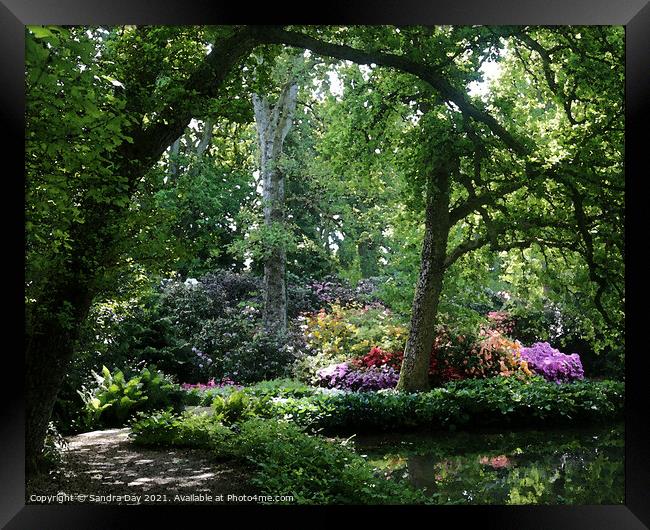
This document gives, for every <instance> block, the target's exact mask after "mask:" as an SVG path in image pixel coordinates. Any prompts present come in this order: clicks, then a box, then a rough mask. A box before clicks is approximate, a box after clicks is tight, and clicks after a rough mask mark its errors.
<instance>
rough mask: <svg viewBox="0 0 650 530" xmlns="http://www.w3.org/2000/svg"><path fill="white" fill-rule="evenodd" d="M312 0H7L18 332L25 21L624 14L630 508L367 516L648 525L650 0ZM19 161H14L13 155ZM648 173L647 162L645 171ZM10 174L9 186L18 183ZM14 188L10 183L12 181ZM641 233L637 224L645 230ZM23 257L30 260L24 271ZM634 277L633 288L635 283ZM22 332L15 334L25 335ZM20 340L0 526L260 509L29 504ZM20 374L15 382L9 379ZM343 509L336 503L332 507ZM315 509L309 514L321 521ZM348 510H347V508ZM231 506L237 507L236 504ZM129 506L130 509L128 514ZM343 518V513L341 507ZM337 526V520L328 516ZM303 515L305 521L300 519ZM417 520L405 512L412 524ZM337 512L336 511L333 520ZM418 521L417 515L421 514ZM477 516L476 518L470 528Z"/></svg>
mask: <svg viewBox="0 0 650 530" xmlns="http://www.w3.org/2000/svg"><path fill="white" fill-rule="evenodd" d="M305 9H307V4H291V3H288V2H284V3H267V4H264V5H259V6H253V5H252V4H248V3H245V4H244V3H241V4H238V3H234V2H221V3H218V2H212V3H210V2H208V1H206V0H192V1H189V0H152V1H147V0H128V1H126V0H114V1H112V2H100V1H98V0H63V1H58V2H54V1H53V0H0V41H1V43H2V45H1V47H0V49H1V50H2V54H1V57H2V59H1V60H2V68H1V69H0V72H1V74H2V81H3V82H2V84H0V87H1V88H0V93H1V94H2V96H1V97H2V103H1V107H0V108H1V109H2V117H3V119H2V124H3V126H4V129H5V132H7V133H8V134H7V139H6V140H5V142H4V147H5V148H7V150H6V154H5V157H4V161H3V169H4V176H5V186H6V188H5V189H6V190H7V191H6V195H5V197H4V199H5V201H4V202H5V207H4V208H3V211H4V212H5V213H7V218H6V219H5V224H4V226H5V227H7V230H6V231H5V248H7V249H10V248H11V247H12V246H14V245H15V247H17V248H16V249H15V250H13V251H11V250H8V251H7V257H10V256H11V260H9V261H11V262H12V263H17V265H16V274H17V277H16V279H15V280H14V279H13V278H11V279H8V281H7V280H5V281H6V282H7V284H9V285H10V286H13V289H14V291H13V292H12V293H11V295H10V297H9V300H8V302H7V305H6V307H7V308H9V311H10V312H11V313H13V314H15V315H16V318H17V320H18V324H17V325H16V326H9V325H7V328H6V331H9V333H8V334H10V335H15V336H18V330H19V329H20V325H21V315H22V313H20V312H19V311H18V310H15V309H13V307H11V306H10V305H9V304H13V303H16V304H21V307H22V304H23V303H24V292H23V290H22V284H21V282H20V281H19V280H18V278H20V277H21V274H24V261H23V260H22V259H21V257H23V256H24V237H23V235H24V224H23V219H24V185H23V181H22V180H21V179H20V178H19V177H18V175H19V174H23V175H24V104H25V94H24V26H25V25H31V24H125V23H126V24H175V25H181V24H229V23H251V24H271V23H294V24H297V23H300V24H308V23H314V24H362V23H366V24H368V23H369V24H397V23H399V24H493V25H502V24H542V25H565V24H576V25H583V24H584V25H590V24H603V25H609V24H616V25H624V26H625V27H626V156H625V164H626V198H625V200H626V203H627V208H626V221H625V225H626V240H627V241H628V244H627V245H626V247H627V249H626V284H627V286H628V289H626V290H627V299H626V301H625V302H626V315H627V318H626V322H627V329H626V347H627V352H628V355H627V358H626V415H625V424H626V440H625V445H626V452H625V459H626V462H625V473H626V476H625V488H626V497H625V504H624V505H621V506H518V507H503V506H471V507H462V508H461V507H455V506H441V507H383V506H382V507H373V508H372V509H371V512H370V511H369V512H368V515H374V516H375V517H376V516H379V517H381V518H384V517H385V515H387V513H388V512H389V511H391V512H397V511H400V512H401V511H403V510H406V509H409V510H413V511H417V512H420V513H418V514H413V515H417V516H423V517H424V518H425V520H427V521H428V522H429V523H430V524H431V525H434V524H435V525H448V524H453V525H454V526H455V527H456V526H459V525H463V526H464V525H465V523H466V522H467V521H468V520H469V519H472V520H473V521H474V522H475V524H476V525H480V527H481V528H517V529H524V528H540V529H541V528H544V529H563V528H588V529H600V528H602V529H623V528H626V529H627V528H630V529H636V528H648V527H649V526H650V502H649V501H650V469H649V468H650V457H649V455H648V450H650V438H649V436H648V431H647V429H644V427H645V426H646V424H647V423H648V420H647V417H648V412H647V411H648V408H649V407H648V392H647V390H646V389H647V384H646V377H647V376H646V373H647V368H648V363H647V355H646V353H645V350H644V349H641V348H639V347H638V346H637V345H639V346H640V345H641V344H642V342H641V338H642V337H641V335H642V333H641V329H642V328H641V326H642V321H641V319H642V318H643V317H645V316H646V315H647V310H645V311H644V310H643V306H642V305H641V304H642V302H643V301H644V299H643V294H644V293H643V290H642V289H639V286H642V285H643V273H644V272H645V269H647V266H645V263H646V262H645V261H644V259H643V255H642V254H641V252H642V251H643V250H644V247H645V245H643V244H642V245H635V244H634V243H635V242H638V241H642V240H643V236H642V233H643V231H644V230H645V223H644V222H643V217H642V214H643V212H644V209H643V207H644V204H643V203H642V201H643V200H644V198H645V197H644V194H643V192H642V185H643V181H644V177H645V178H647V176H646V175H645V174H644V172H643V171H642V170H643V169H644V162H645V160H644V159H645V157H643V156H642V155H643V149H644V148H646V146H645V135H644V134H643V132H644V129H645V128H646V126H647V124H648V123H650V121H649V119H648V118H649V116H648V106H649V105H648V101H649V96H650V90H649V88H650V53H649V52H650V5H648V2H647V0H619V1H614V2H612V1H608V0H573V1H567V0H545V1H531V0H527V1H523V0H506V1H501V2H495V3H489V2H485V1H481V0H462V1H453V0H444V1H442V2H434V1H428V2H424V1H417V0H402V1H396V0H390V1H389V0H375V1H371V0H364V1H359V0H354V1H348V2H345V1H343V0H338V1H332V2H327V3H323V4H321V7H320V10H319V11H316V12H311V13H310V12H306V11H305ZM8 162H13V164H12V166H13V168H14V171H11V170H9V169H8V168H9V167H10V166H9V165H8V164H7V163H8ZM646 173H647V170H646ZM10 182H11V183H12V185H11V186H9V183H10ZM9 189H11V192H9V191H8V190H9ZM634 231H638V233H637V234H636V235H635V234H634ZM21 267H22V270H20V269H21ZM630 287H632V289H630ZM21 343H22V342H21V341H20V340H18V341H17V344H21ZM18 351H19V350H18V349H16V348H9V347H8V346H6V347H5V355H4V356H3V365H2V366H3V368H4V369H3V370H1V371H0V374H2V375H3V378H2V379H3V385H2V386H3V394H6V395H4V399H3V400H2V401H1V402H0V407H2V415H1V416H0V417H1V418H2V420H1V421H0V439H1V440H2V446H1V447H2V450H1V451H0V475H1V480H0V525H2V526H4V527H6V528H7V529H22V528H30V529H31V528H34V529H40V528H48V529H50V528H62V529H63V528H65V529H70V528H93V529H100V528H112V529H116V528H133V527H134V526H135V525H136V523H135V522H134V519H133V518H132V517H133V514H138V515H139V516H142V517H146V520H147V524H149V525H154V524H161V525H164V524H165V522H168V521H170V520H171V519H169V518H170V516H171V515H173V513H176V514H179V513H180V515H181V517H183V519H184V520H185V521H188V520H189V521H196V520H195V519H194V517H192V518H190V519H188V518H187V517H188V516H187V513H186V512H187V511H188V510H190V509H191V510H192V511H194V512H196V511H197V510H198V511H200V512H203V513H204V514H205V515H206V516H207V517H208V518H210V519H211V520H212V522H213V523H214V524H217V523H218V522H219V521H220V520H221V519H220V518H221V516H223V515H224V514H226V513H227V512H228V513H229V514H230V515H238V518H239V520H240V521H244V520H245V519H248V518H249V517H250V515H251V514H252V512H253V510H252V508H251V507H241V506H233V507H226V506H224V507H216V508H215V507H209V508H208V507H206V506H191V507H189V506H183V507H181V508H180V512H179V507H178V506H173V507H171V506H138V507H116V506H57V505H48V506H35V505H28V506H25V488H24V419H23V414H24V403H23V398H22V373H23V358H22V357H21V356H20V355H18V353H17V352H18ZM4 381H7V384H8V383H9V382H10V381H14V385H15V386H14V387H9V386H7V384H5V382H4ZM337 508H338V509H341V508H342V507H327V510H328V511H329V510H330V509H337ZM322 509H324V508H320V507H313V509H308V510H303V511H302V512H301V513H303V514H304V515H306V516H307V517H309V518H310V519H311V520H316V518H315V517H314V514H313V513H312V512H314V511H321V510H322ZM262 510H263V511H264V512H265V515H264V516H265V517H266V516H267V515H266V514H269V515H270V513H271V512H274V514H273V515H272V517H279V518H284V520H285V521H287V522H288V520H287V519H286V517H287V516H288V512H289V511H291V512H292V513H294V512H296V513H297V511H296V510H294V509H293V508H292V507H266V508H265V507H262V508H260V507H258V508H257V509H256V510H255V511H257V512H259V511H262ZM345 511H348V510H345ZM231 512H236V514H235V513H231ZM127 514H128V517H127V516H126V515H127ZM337 519H338V517H337ZM328 520H330V521H332V524H339V522H338V521H337V520H336V519H333V518H332V519H328ZM291 521H292V522H294V521H295V520H293V519H292V520H291ZM409 521H411V519H410V518H409V519H406V520H403V523H405V524H409ZM324 522H327V520H324ZM415 524H417V523H415ZM472 527H473V525H470V528H472Z"/></svg>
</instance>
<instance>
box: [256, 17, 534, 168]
mask: <svg viewBox="0 0 650 530" xmlns="http://www.w3.org/2000/svg"><path fill="white" fill-rule="evenodd" d="M254 32H255V36H256V38H257V39H259V41H260V42H264V43H266V44H285V45H287V46H294V47H299V48H306V49H309V50H311V51H312V52H314V53H318V54H320V55H325V56H328V57H335V58H337V59H342V60H348V61H352V62H355V63H358V64H372V63H374V64H378V65H381V66H388V67H390V68H395V69H397V70H400V71H402V72H406V73H410V74H413V75H415V76H416V77H418V78H419V79H421V80H422V81H424V82H426V83H427V84H429V85H430V86H431V87H433V88H434V89H435V90H436V91H437V92H438V93H439V94H440V95H441V96H442V97H443V98H444V99H445V100H447V101H451V102H453V103H455V104H456V106H458V108H459V109H460V110H461V112H463V113H464V114H466V115H468V116H471V117H472V118H474V119H475V120H477V121H480V122H482V123H484V124H485V125H487V126H488V128H489V129H490V130H491V131H492V132H493V133H494V134H495V135H496V136H498V137H499V138H500V139H501V140H502V141H503V143H504V144H506V146H508V147H509V148H510V149H512V150H513V151H514V152H515V153H517V154H518V155H520V156H526V155H528V154H529V149H528V148H527V147H526V146H525V145H524V144H523V142H521V141H520V140H518V139H516V138H515V137H514V136H512V135H511V134H510V133H509V132H508V131H507V130H506V129H505V128H504V127H503V126H502V125H501V124H500V123H499V122H497V120H496V119H495V118H494V117H493V116H491V115H490V114H488V113H487V112H485V111H484V110H481V109H479V108H477V107H476V106H475V105H474V104H473V103H472V102H471V101H470V100H469V98H468V97H467V95H466V94H465V93H464V92H462V91H460V90H459V89H457V88H456V87H454V86H453V85H452V84H451V83H450V82H449V81H447V79H445V78H444V77H442V76H441V75H440V74H439V73H438V72H436V71H434V70H433V69H431V68H430V67H428V66H426V65H424V64H421V63H417V62H415V61H412V60H410V59H407V58H406V57H402V56H399V55H393V54H389V53H382V52H373V51H365V50H359V49H357V48H353V47H351V46H347V45H344V44H332V43H328V42H323V41H321V40H318V39H315V38H313V37H310V36H309V35H305V34H303V33H297V32H294V31H287V30H284V29H282V28H280V27H277V26H255V27H254Z"/></svg>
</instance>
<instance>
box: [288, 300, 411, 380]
mask: <svg viewBox="0 0 650 530" xmlns="http://www.w3.org/2000/svg"><path fill="white" fill-rule="evenodd" d="M302 318H303V320H302V322H303V324H302V326H301V327H302V330H303V333H304V336H305V348H304V350H303V354H302V356H299V358H298V360H297V361H296V363H295V364H294V368H293V374H294V376H295V377H297V378H298V379H301V380H303V381H308V382H312V383H313V382H315V381H316V378H315V374H316V371H318V370H319V369H321V368H326V367H327V366H330V365H331V364H335V363H341V362H344V361H346V360H348V359H350V358H352V359H353V358H355V357H362V356H364V355H365V354H367V353H368V351H369V350H370V349H371V348H372V347H375V346H377V347H379V348H381V349H384V350H387V351H401V350H403V348H404V344H405V341H406V336H407V330H406V328H405V327H404V326H402V325H401V324H400V323H399V321H398V320H397V319H396V318H395V316H394V315H393V314H392V313H391V312H390V311H389V310H388V309H386V308H385V307H384V306H381V305H375V306H361V305H358V304H353V305H350V306H348V307H343V306H341V305H339V304H336V303H334V304H332V306H331V310H330V311H329V312H328V311H326V310H325V309H322V310H321V311H319V312H317V313H313V314H310V315H305V316H303V317H302Z"/></svg>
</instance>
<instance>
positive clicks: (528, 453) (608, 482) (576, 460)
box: [354, 424, 625, 504]
mask: <svg viewBox="0 0 650 530" xmlns="http://www.w3.org/2000/svg"><path fill="white" fill-rule="evenodd" d="M354 440H355V442H354V446H355V449H356V451H357V452H358V453H359V454H362V455H364V457H365V458H366V459H367V460H368V461H369V462H370V463H371V464H372V465H373V466H374V467H375V469H376V471H377V473H378V474H381V475H383V476H384V477H386V478H388V479H389V480H399V481H408V482H410V483H411V484H412V485H413V486H414V487H416V488H419V489H422V490H424V491H425V492H426V494H427V495H430V496H431V497H433V498H432V500H433V501H434V502H436V503H440V504H623V503H624V502H625V497H624V487H625V481H624V456H625V451H624V427H623V424H616V425H609V426H607V427H602V426H601V427H592V428H580V429H561V430H560V429H557V430H544V431H535V430H520V431H511V432H482V433H468V432H455V433H454V432H440V433H427V434H420V433H418V434H390V435H377V436H357V437H355V438H354Z"/></svg>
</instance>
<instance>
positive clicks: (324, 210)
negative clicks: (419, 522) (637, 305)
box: [24, 24, 626, 506]
mask: <svg viewBox="0 0 650 530" xmlns="http://www.w3.org/2000/svg"><path fill="white" fill-rule="evenodd" d="M24 32H25V68H24V74H25V78H24V85H25V131H24V132H25V186H24V193H25V207H24V223H25V224H24V230H25V270H24V272H25V277H24V315H25V332H24V341H25V346H24V348H25V388H24V400H25V471H26V485H25V503H26V504H28V505H29V504H32V505H44V504H69V505H88V504H91V505H97V504H101V505H142V504H155V505H249V506H252V505H292V506H293V505H623V504H624V503H625V483H626V482H625V432H626V431H625V422H624V412H625V407H624V403H625V349H626V343H625V237H624V236H625V228H626V227H625V192H626V186H625V168H624V161H625V156H624V149H625V88H626V87H625V80H626V76H625V59H626V55H625V46H626V32H625V27H624V26H620V25H589V26H583V25H580V26H578V25H553V26H550V25H549V26H546V25H514V26H513V25H508V26H506V25H442V24H441V25H93V26H91V25H28V26H25V28H24Z"/></svg>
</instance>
